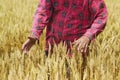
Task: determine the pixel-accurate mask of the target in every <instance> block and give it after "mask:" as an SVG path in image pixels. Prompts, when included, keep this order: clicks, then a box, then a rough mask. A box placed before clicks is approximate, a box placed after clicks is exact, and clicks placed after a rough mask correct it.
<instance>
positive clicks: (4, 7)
mask: <svg viewBox="0 0 120 80" xmlns="http://www.w3.org/2000/svg"><path fill="white" fill-rule="evenodd" d="M38 2H39V0H9V1H8V0H0V80H82V79H83V80H120V31H119V30H120V22H119V21H120V15H119V14H120V3H119V2H120V1H119V0H105V2H106V4H107V7H108V12H109V17H108V22H107V26H106V28H105V30H104V32H102V33H101V34H100V35H99V36H98V37H97V39H96V40H95V41H94V42H93V43H91V45H90V53H89V55H88V56H87V57H86V59H83V58H82V56H81V54H80V53H79V52H76V51H75V50H74V49H73V51H74V56H73V57H72V58H71V59H69V58H68V57H67V56H66V47H65V46H63V45H62V43H61V44H59V45H58V47H57V46H55V48H54V52H53V55H52V56H49V57H47V58H46V57H45V56H44V48H45V30H44V32H43V34H42V35H41V38H40V43H39V44H36V45H35V46H33V47H32V49H31V50H30V52H29V54H28V55H24V54H23V53H22V51H21V46H22V44H23V42H24V41H25V40H26V39H27V36H28V35H29V31H30V29H31V25H32V20H33V15H34V12H35V9H36V7H37V4H38Z"/></svg>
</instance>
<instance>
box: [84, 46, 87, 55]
mask: <svg viewBox="0 0 120 80" xmlns="http://www.w3.org/2000/svg"><path fill="white" fill-rule="evenodd" d="M87 49H88V44H86V45H85V48H84V52H85V53H86V52H87Z"/></svg>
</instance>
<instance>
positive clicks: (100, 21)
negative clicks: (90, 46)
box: [84, 0, 108, 40]
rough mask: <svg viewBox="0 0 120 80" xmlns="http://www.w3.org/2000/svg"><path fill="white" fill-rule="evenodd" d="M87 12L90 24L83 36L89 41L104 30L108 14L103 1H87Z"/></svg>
mask: <svg viewBox="0 0 120 80" xmlns="http://www.w3.org/2000/svg"><path fill="white" fill-rule="evenodd" d="M89 10H90V15H91V16H90V17H91V19H92V22H91V23H92V24H91V27H90V28H89V29H88V30H87V31H86V33H85V34H84V35H85V36H87V37H88V38H89V39H90V40H93V39H94V38H95V37H96V36H97V35H98V34H99V33H100V32H102V31H103V30H104V28H105V26H106V22H107V16H108V12H107V8H106V5H105V2H104V0H89Z"/></svg>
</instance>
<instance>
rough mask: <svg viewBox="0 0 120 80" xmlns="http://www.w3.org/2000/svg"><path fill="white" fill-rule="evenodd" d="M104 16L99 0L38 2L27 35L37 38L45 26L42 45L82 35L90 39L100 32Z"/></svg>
mask: <svg viewBox="0 0 120 80" xmlns="http://www.w3.org/2000/svg"><path fill="white" fill-rule="evenodd" d="M107 16H108V12H107V9H106V5H105V3H104V1H103V0H40V3H39V5H38V7H37V10H36V13H35V15H34V20H33V26H32V30H31V36H32V37H34V38H37V39H39V37H40V35H41V33H42V32H43V29H44V28H45V27H46V30H47V33H46V46H48V43H50V44H53V42H54V41H55V42H56V43H59V42H60V41H67V42H70V41H71V42H73V41H74V40H75V39H78V38H80V37H81V36H83V35H84V36H87V37H88V38H89V39H91V40H92V39H94V38H95V37H96V36H97V35H98V34H99V33H100V32H102V31H103V29H104V27H105V24H106V21H107Z"/></svg>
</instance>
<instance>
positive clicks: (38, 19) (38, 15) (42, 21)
mask: <svg viewBox="0 0 120 80" xmlns="http://www.w3.org/2000/svg"><path fill="white" fill-rule="evenodd" d="M51 15H52V3H51V0H40V2H39V5H38V7H37V10H36V12H35V15H34V19H33V24H32V29H31V34H30V36H31V37H32V38H35V39H39V37H40V35H41V33H42V32H43V29H44V28H45V27H46V26H47V25H48V23H49V20H50V18H51Z"/></svg>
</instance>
